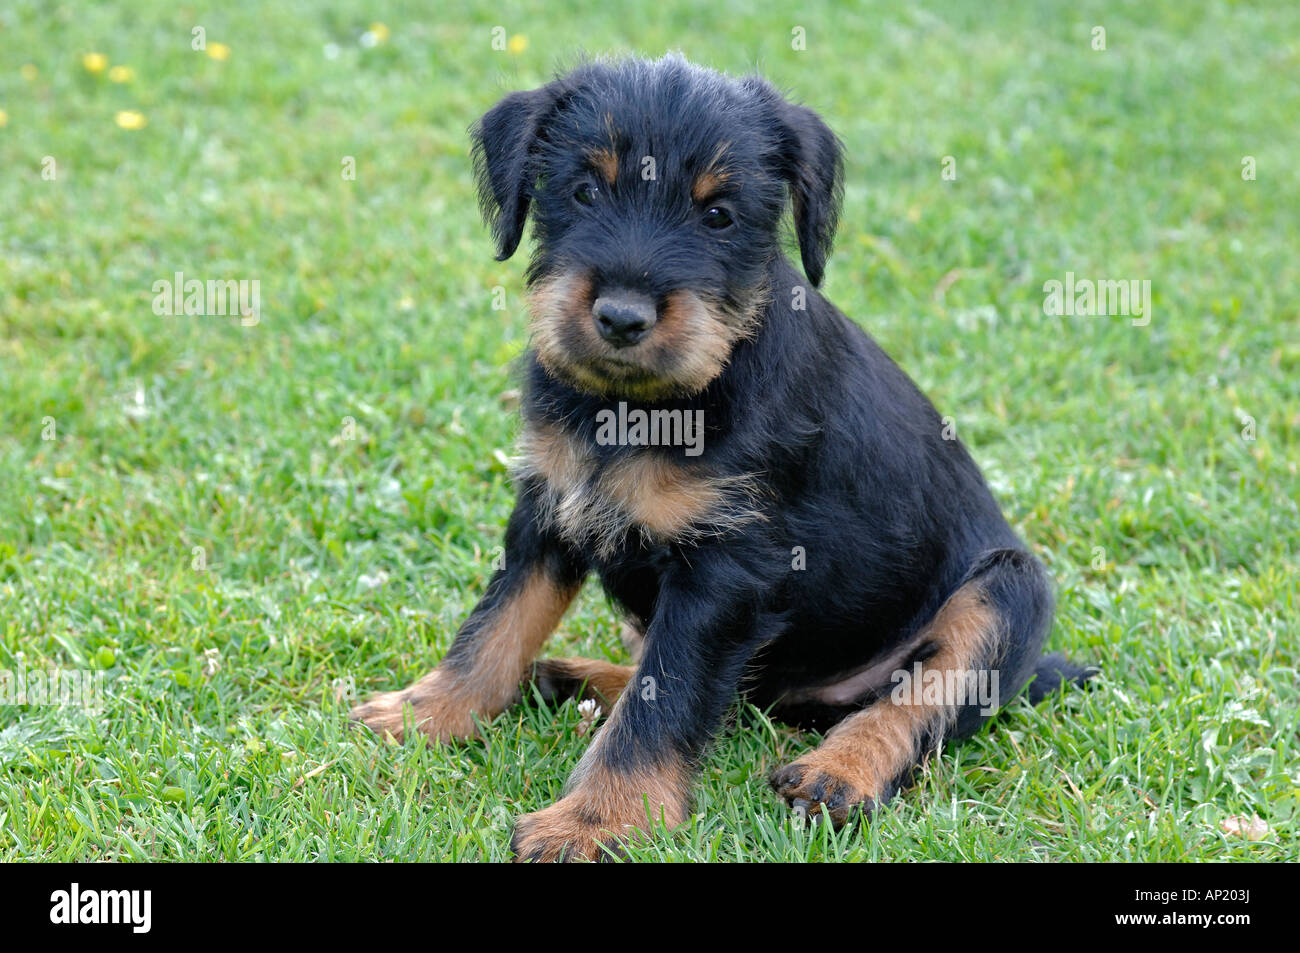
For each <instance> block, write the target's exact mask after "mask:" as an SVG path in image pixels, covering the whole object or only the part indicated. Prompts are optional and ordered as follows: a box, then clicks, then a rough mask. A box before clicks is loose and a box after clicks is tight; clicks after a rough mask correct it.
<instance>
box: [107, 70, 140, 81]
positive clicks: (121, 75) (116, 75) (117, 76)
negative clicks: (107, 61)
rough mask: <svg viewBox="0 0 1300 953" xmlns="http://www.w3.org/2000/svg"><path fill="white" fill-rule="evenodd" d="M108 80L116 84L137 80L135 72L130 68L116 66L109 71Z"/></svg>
mask: <svg viewBox="0 0 1300 953" xmlns="http://www.w3.org/2000/svg"><path fill="white" fill-rule="evenodd" d="M108 78H109V80H110V81H112V82H114V83H129V82H131V80H133V79H135V70H133V69H131V67H129V66H114V67H113V68H112V69H111V70H109V71H108Z"/></svg>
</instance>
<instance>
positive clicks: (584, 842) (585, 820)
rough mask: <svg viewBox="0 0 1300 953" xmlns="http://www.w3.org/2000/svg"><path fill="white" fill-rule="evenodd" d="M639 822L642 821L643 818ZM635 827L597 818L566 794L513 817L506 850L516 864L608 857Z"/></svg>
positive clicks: (607, 858)
mask: <svg viewBox="0 0 1300 953" xmlns="http://www.w3.org/2000/svg"><path fill="white" fill-rule="evenodd" d="M641 824H642V825H645V824H646V820H645V819H644V818H642V820H641ZM638 830H639V829H638V828H637V827H635V826H633V825H630V824H622V823H619V822H618V821H613V820H609V819H605V818H601V817H600V816H598V815H597V814H595V813H594V812H593V811H591V810H590V808H588V807H584V806H583V805H582V803H581V802H580V801H579V800H578V799H577V798H574V797H566V798H563V799H562V800H559V801H557V802H555V803H554V804H552V805H551V806H550V807H548V808H545V809H543V810H540V811H536V812H534V813H532V814H525V815H524V816H523V817H520V818H519V819H518V820H516V821H515V830H514V834H513V835H512V836H511V838H510V850H511V851H512V852H513V853H514V855H515V861H516V863H519V862H522V861H525V860H531V861H534V862H537V863H555V862H557V861H563V862H572V861H577V860H612V859H614V858H615V857H616V856H617V853H618V845H619V842H620V840H621V839H622V838H625V837H628V836H630V835H632V834H635V833H637V832H638ZM602 845H603V846H602ZM611 855H612V856H611Z"/></svg>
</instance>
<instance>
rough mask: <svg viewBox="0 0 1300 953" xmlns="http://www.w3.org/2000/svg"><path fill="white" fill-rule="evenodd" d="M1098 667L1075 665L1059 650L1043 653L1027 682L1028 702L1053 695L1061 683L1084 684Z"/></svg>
mask: <svg viewBox="0 0 1300 953" xmlns="http://www.w3.org/2000/svg"><path fill="white" fill-rule="evenodd" d="M1097 672H1098V669H1096V668H1085V667H1084V666H1082V665H1075V664H1074V663H1073V662H1071V661H1070V660H1069V659H1068V658H1066V657H1065V656H1064V655H1062V654H1061V653H1060V652H1054V653H1053V654H1051V655H1044V656H1043V657H1042V658H1040V659H1039V660H1038V664H1037V665H1036V666H1034V680H1033V681H1032V682H1030V683H1029V688H1028V689H1027V693H1028V695H1029V703H1030V704H1031V705H1037V704H1038V703H1039V702H1040V701H1042V700H1043V699H1044V698H1046V697H1047V696H1048V695H1054V694H1055V693H1056V692H1057V691H1058V690H1059V689H1060V687H1061V686H1062V685H1065V684H1071V685H1079V686H1082V685H1084V684H1085V683H1086V682H1087V681H1088V679H1090V678H1092V677H1093V676H1094V675H1096V674H1097Z"/></svg>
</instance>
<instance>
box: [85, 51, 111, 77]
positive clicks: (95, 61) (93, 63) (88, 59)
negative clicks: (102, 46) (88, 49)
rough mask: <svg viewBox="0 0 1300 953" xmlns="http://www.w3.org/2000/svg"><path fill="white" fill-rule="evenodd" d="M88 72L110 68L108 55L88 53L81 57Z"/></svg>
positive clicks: (99, 71) (97, 71) (98, 71)
mask: <svg viewBox="0 0 1300 953" xmlns="http://www.w3.org/2000/svg"><path fill="white" fill-rule="evenodd" d="M81 65H82V66H84V67H85V68H86V72H87V73H102V72H104V70H106V69H107V68H108V57H107V56H105V55H104V54H103V53H87V54H86V55H85V56H83V57H82V58H81Z"/></svg>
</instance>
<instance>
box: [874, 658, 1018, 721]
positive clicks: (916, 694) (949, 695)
mask: <svg viewBox="0 0 1300 953" xmlns="http://www.w3.org/2000/svg"><path fill="white" fill-rule="evenodd" d="M998 675H999V673H998V671H997V670H996V669H994V670H993V671H989V670H988V669H979V670H978V671H977V670H975V669H969V668H968V669H945V670H940V669H936V668H927V669H924V670H922V667H921V663H920V662H916V663H914V664H913V665H912V670H911V671H910V672H909V671H908V670H907V669H899V670H898V671H896V672H894V674H893V675H891V676H890V678H889V680H890V681H891V682H893V683H894V690H893V691H892V692H890V695H889V699H890V701H892V702H893V703H894V704H895V705H917V706H922V705H924V706H926V707H931V708H934V707H944V708H960V707H962V706H963V705H979V706H980V714H981V715H991V714H993V713H994V712H995V711H997V709H998V699H999V696H998Z"/></svg>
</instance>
